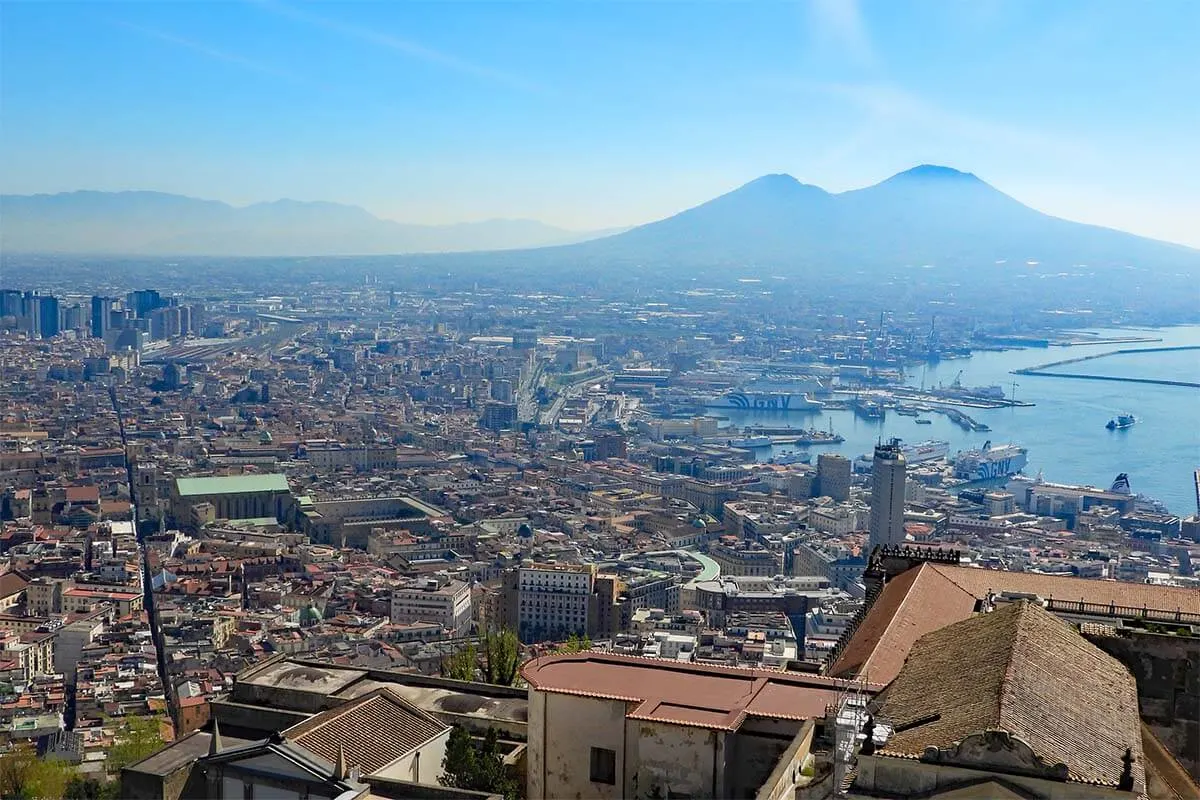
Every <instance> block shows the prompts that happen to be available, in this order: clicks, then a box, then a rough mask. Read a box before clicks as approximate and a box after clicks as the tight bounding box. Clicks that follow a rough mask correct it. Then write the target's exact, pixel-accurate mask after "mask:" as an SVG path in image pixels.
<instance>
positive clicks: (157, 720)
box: [104, 714, 165, 775]
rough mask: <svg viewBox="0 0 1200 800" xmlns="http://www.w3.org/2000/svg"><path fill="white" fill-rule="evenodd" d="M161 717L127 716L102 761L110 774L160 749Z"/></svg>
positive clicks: (119, 771)
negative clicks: (105, 758) (106, 757)
mask: <svg viewBox="0 0 1200 800" xmlns="http://www.w3.org/2000/svg"><path fill="white" fill-rule="evenodd" d="M161 723H162V717H161V716H159V715H157V714H155V715H154V716H149V717H128V718H127V719H125V721H124V722H123V723H122V725H121V727H120V729H119V730H118V731H117V734H116V742H114V743H113V746H112V747H111V748H109V751H108V759H107V760H106V761H105V762H104V766H105V768H106V769H107V770H108V773H109V774H110V775H120V774H121V769H122V768H123V767H127V766H129V765H130V764H134V763H137V762H138V761H141V760H142V759H143V758H145V757H146V756H148V755H150V754H151V753H154V752H156V751H158V750H160V749H161V748H162V747H163V746H164V744H165V742H163V738H162V728H161Z"/></svg>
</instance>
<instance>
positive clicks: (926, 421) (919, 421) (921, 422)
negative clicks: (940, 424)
mask: <svg viewBox="0 0 1200 800" xmlns="http://www.w3.org/2000/svg"><path fill="white" fill-rule="evenodd" d="M913 422H915V423H917V424H918V425H932V424H933V420H931V419H914V420H913Z"/></svg>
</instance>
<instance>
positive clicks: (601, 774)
mask: <svg viewBox="0 0 1200 800" xmlns="http://www.w3.org/2000/svg"><path fill="white" fill-rule="evenodd" d="M591 781H592V783H607V784H608V785H609V786H613V785H615V784H616V782H617V753H616V751H615V750H606V749H604V748H603V747H593V748H592V767H591Z"/></svg>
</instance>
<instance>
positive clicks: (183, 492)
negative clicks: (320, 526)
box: [175, 474, 291, 497]
mask: <svg viewBox="0 0 1200 800" xmlns="http://www.w3.org/2000/svg"><path fill="white" fill-rule="evenodd" d="M175 488H176V490H177V491H178V492H179V496H180V497H203V496H206V495H214V494H250V493H254V492H288V491H291V489H290V488H289V487H288V482H287V477H285V476H283V475H279V474H271V475H222V476H219V477H214V478H176V479H175Z"/></svg>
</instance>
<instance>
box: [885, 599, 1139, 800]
mask: <svg viewBox="0 0 1200 800" xmlns="http://www.w3.org/2000/svg"><path fill="white" fill-rule="evenodd" d="M882 699H883V703H882V710H881V715H882V716H883V717H884V718H886V719H887V720H888V721H890V722H891V723H892V724H893V725H894V726H895V727H896V729H897V730H898V732H897V733H895V734H893V736H892V737H891V738H890V739H889V740H888V742H887V744H886V745H885V746H884V749H883V750H881V751H880V754H881V755H892V754H894V755H898V756H905V757H911V756H920V755H921V754H922V753H924V751H925V748H926V747H931V746H932V747H941V748H946V747H951V746H953V745H954V744H955V743H957V742H960V741H962V740H963V739H964V738H966V737H968V736H970V735H972V734H976V733H982V732H983V731H985V730H988V729H1003V730H1006V731H1009V732H1010V733H1012V734H1014V735H1015V736H1017V737H1019V738H1021V739H1023V740H1024V741H1025V742H1027V743H1028V744H1029V745H1030V746H1031V747H1032V749H1033V751H1034V752H1035V753H1036V754H1037V755H1038V756H1040V757H1041V758H1042V759H1043V760H1045V761H1046V762H1048V763H1050V764H1056V763H1064V764H1066V765H1067V767H1068V770H1069V776H1070V780H1073V781H1078V782H1083V783H1093V784H1102V785H1116V784H1117V782H1118V781H1119V780H1120V777H1121V772H1122V770H1123V768H1124V763H1123V761H1122V757H1123V756H1124V754H1125V749H1126V748H1127V747H1128V748H1131V749H1132V750H1133V755H1134V758H1135V760H1136V763H1135V766H1134V780H1135V789H1136V790H1137V791H1138V792H1139V793H1140V791H1141V790H1142V787H1144V785H1145V783H1144V776H1143V770H1142V733H1141V722H1140V719H1139V717H1138V698H1137V686H1136V684H1135V683H1134V679H1133V676H1132V675H1130V674H1129V671H1128V670H1126V669H1125V667H1124V666H1123V665H1122V664H1121V662H1119V661H1117V660H1116V659H1115V658H1113V657H1112V656H1109V655H1108V654H1106V653H1105V652H1103V651H1102V650H1100V649H1099V648H1098V647H1096V646H1094V645H1092V644H1091V643H1090V642H1088V641H1087V640H1086V639H1084V638H1083V637H1082V636H1080V635H1079V634H1078V633H1077V632H1076V631H1075V630H1074V629H1073V628H1072V627H1071V626H1069V625H1068V624H1067V623H1065V622H1063V621H1062V620H1060V619H1058V617H1056V616H1054V615H1053V614H1052V613H1050V612H1049V611H1046V610H1045V609H1043V608H1042V607H1041V606H1039V605H1036V604H1032V603H1024V602H1018V603H1012V604H1009V605H1006V606H1003V607H1002V608H1000V609H999V610H997V611H994V612H992V613H989V614H978V615H976V616H974V617H972V618H970V619H967V620H964V621H962V622H958V623H955V624H953V625H950V626H948V627H945V628H942V629H941V630H939V631H935V632H933V633H930V634H926V635H925V636H923V637H921V639H920V640H919V641H918V642H917V643H916V645H915V646H914V647H913V649H912V652H911V653H910V655H909V657H908V661H907V662H906V663H905V665H904V669H902V670H901V671H900V674H899V676H897V678H896V680H895V681H893V682H892V684H891V686H889V687H888V689H887V691H886V692H885V694H884V695H883V698H882ZM933 715H938V716H936V717H934V716H933ZM922 720H927V721H924V722H922ZM914 723H915V724H914ZM906 725H911V727H908V728H907V729H905V726H906Z"/></svg>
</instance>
